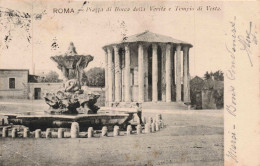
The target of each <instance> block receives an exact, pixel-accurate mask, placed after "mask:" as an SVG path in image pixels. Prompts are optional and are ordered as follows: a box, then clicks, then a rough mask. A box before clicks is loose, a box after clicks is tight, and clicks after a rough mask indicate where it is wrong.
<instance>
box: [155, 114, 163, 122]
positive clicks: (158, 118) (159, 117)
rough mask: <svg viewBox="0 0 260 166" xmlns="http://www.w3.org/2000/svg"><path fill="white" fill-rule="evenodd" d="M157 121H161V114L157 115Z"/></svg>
mask: <svg viewBox="0 0 260 166" xmlns="http://www.w3.org/2000/svg"><path fill="white" fill-rule="evenodd" d="M156 119H157V121H158V122H159V121H160V120H162V114H157V118H156Z"/></svg>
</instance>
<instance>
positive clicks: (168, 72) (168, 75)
mask: <svg viewBox="0 0 260 166" xmlns="http://www.w3.org/2000/svg"><path fill="white" fill-rule="evenodd" d="M171 60H172V59H171V45H170V44H167V45H166V62H165V70H166V102H171V84H172V68H171V63H172V62H171Z"/></svg>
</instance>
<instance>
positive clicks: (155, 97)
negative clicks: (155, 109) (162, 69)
mask: <svg viewBox="0 0 260 166" xmlns="http://www.w3.org/2000/svg"><path fill="white" fill-rule="evenodd" d="M152 47H153V60H152V74H153V75H152V81H153V83H152V86H153V92H152V94H153V102H156V101H158V55H157V48H158V46H157V45H156V44H153V45H152Z"/></svg>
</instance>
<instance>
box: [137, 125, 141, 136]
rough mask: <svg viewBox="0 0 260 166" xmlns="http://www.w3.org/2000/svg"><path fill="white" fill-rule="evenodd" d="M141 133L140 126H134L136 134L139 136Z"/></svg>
mask: <svg viewBox="0 0 260 166" xmlns="http://www.w3.org/2000/svg"><path fill="white" fill-rule="evenodd" d="M141 133H142V126H141V125H137V126H136V134H141Z"/></svg>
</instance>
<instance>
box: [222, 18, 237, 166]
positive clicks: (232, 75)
mask: <svg viewBox="0 0 260 166" xmlns="http://www.w3.org/2000/svg"><path fill="white" fill-rule="evenodd" d="M236 19H237V18H236V17H234V18H233V20H232V21H230V22H229V24H230V34H231V39H232V41H231V44H230V45H231V46H228V45H227V43H226V50H227V52H228V56H229V57H230V58H231V64H230V67H229V69H228V70H227V72H226V76H227V78H228V80H230V85H229V86H228V92H229V93H228V94H231V95H230V99H231V100H230V101H231V102H229V103H227V104H226V107H225V109H226V111H227V112H228V114H229V115H230V116H231V118H236V116H237V102H236V87H235V85H234V83H233V82H234V81H235V80H236V53H237V40H238V37H237V24H236ZM232 125H233V126H232V131H229V132H228V137H229V138H230V139H228V140H230V142H229V143H230V145H229V147H228V151H227V153H226V156H227V157H229V158H231V159H232V160H233V161H235V162H236V163H238V160H237V151H236V149H237V148H236V143H237V141H236V125H235V123H234V124H232Z"/></svg>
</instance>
